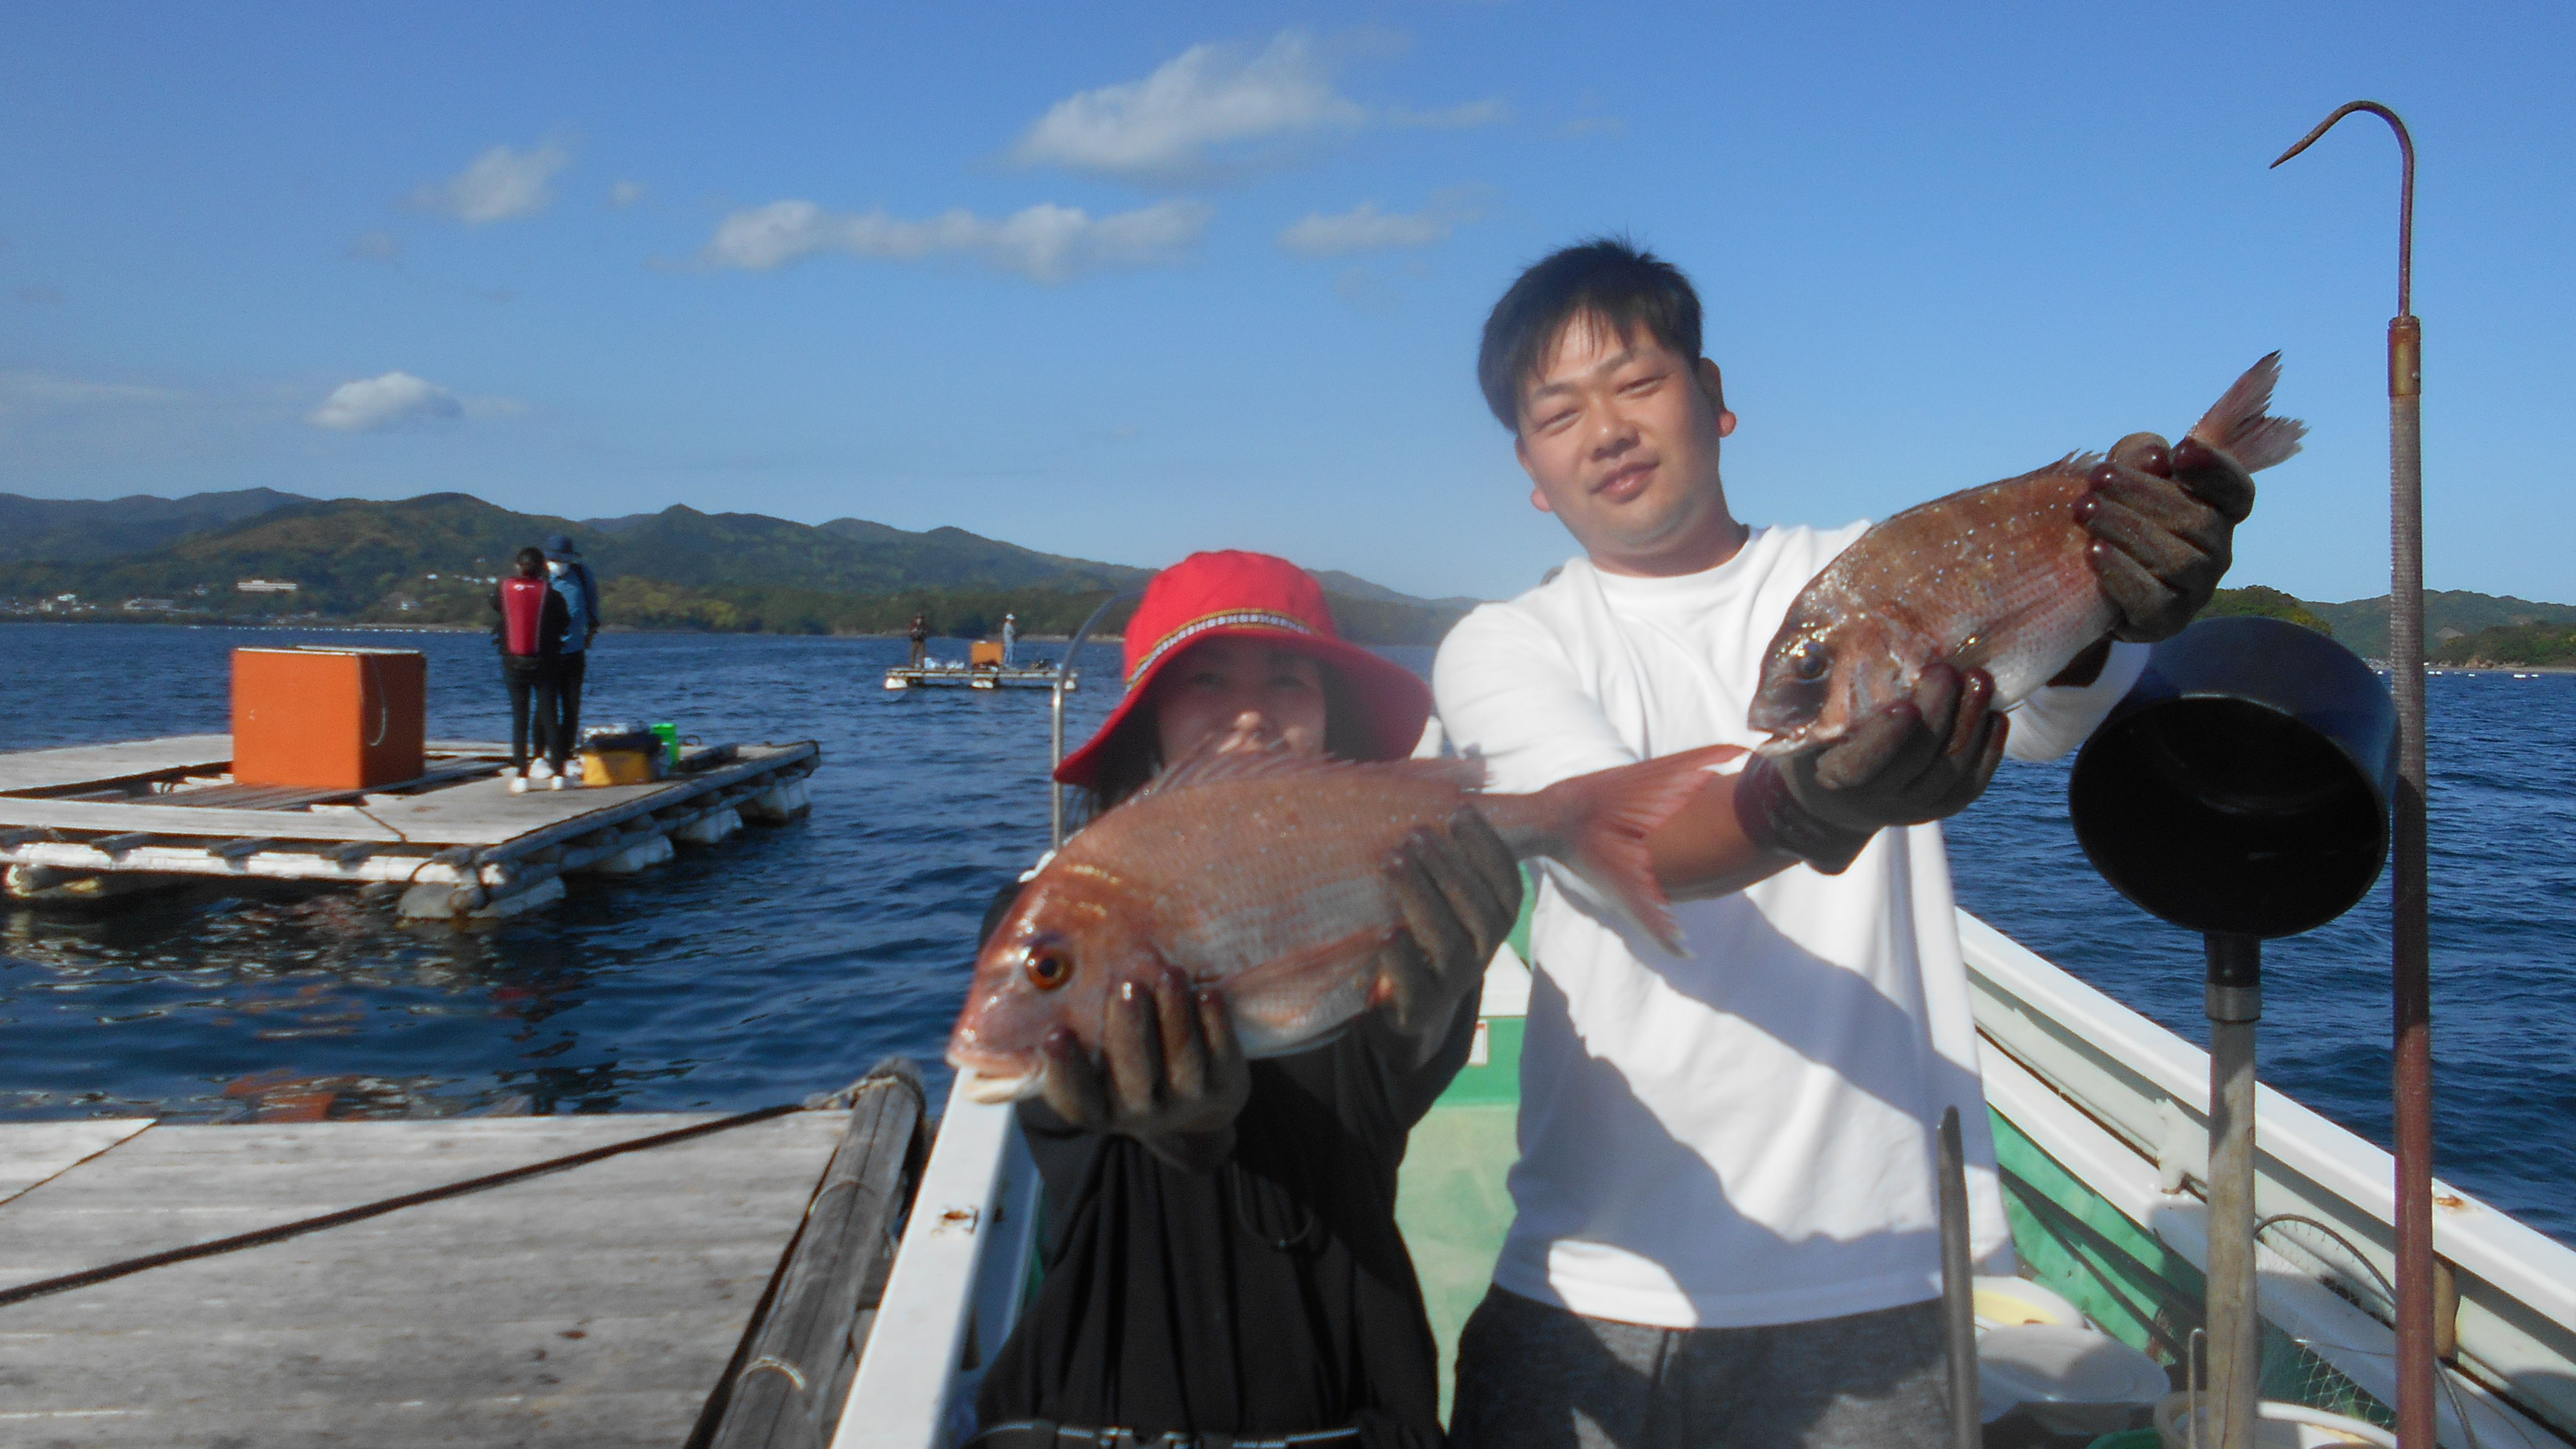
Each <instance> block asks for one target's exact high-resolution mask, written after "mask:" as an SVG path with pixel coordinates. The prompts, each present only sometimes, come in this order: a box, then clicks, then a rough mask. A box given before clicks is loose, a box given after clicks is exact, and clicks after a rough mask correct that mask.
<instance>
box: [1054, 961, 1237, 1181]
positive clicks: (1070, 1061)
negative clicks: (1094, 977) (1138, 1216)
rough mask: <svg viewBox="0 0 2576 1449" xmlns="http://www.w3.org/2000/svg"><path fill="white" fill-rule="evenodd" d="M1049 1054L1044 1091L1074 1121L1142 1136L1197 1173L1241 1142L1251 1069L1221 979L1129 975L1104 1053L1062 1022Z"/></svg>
mask: <svg viewBox="0 0 2576 1449" xmlns="http://www.w3.org/2000/svg"><path fill="white" fill-rule="evenodd" d="M1046 1054H1047V1067H1046V1077H1045V1081H1044V1085H1043V1087H1042V1088H1041V1090H1042V1091H1043V1092H1044V1093H1045V1095H1046V1102H1047V1105H1048V1106H1050V1107H1053V1108H1054V1109H1055V1110H1056V1114H1057V1115H1058V1116H1060V1117H1062V1118H1064V1120H1065V1121H1067V1122H1070V1123H1072V1124H1073V1125H1074V1126H1076V1127H1079V1128H1081V1129H1083V1130H1084V1131H1087V1132H1116V1133H1121V1134H1124V1135H1126V1136H1129V1137H1134V1138H1136V1139H1138V1140H1139V1141H1141V1142H1143V1143H1144V1144H1145V1145H1146V1146H1147V1147H1149V1148H1151V1149H1153V1151H1154V1154H1155V1155H1156V1156H1158V1157H1161V1158H1162V1159H1163V1160H1164V1161H1166V1162H1169V1163H1171V1164H1172V1165H1173V1166H1175V1167H1179V1168H1183V1169H1185V1170H1187V1171H1191V1172H1206V1171H1208V1170H1210V1169H1212V1168H1214V1167H1215V1166H1216V1164H1217V1163H1219V1162H1221V1161H1223V1160H1224V1158H1225V1155H1226V1154H1227V1153H1228V1152H1231V1151H1232V1150H1233V1149H1234V1119H1235V1116H1236V1114H1238V1113H1240V1112H1241V1111H1242V1110H1243V1104H1244V1102H1245V1101H1246V1100H1247V1099H1248V1098H1250V1096H1251V1095H1252V1073H1251V1069H1250V1068H1249V1067H1248V1066H1246V1065H1245V1063H1244V1060H1243V1047H1242V1044H1241V1043H1239V1042H1237V1041H1236V1040H1235V1037H1234V1023H1233V1021H1232V1020H1231V1019H1230V1018H1228V1017H1227V1015H1226V1011H1225V999H1224V997H1223V996H1221V995H1220V994H1219V993H1218V992H1217V991H1216V990H1215V989H1214V988H1213V987H1202V988H1199V989H1197V990H1193V989H1191V987H1190V984H1189V982H1188V981H1187V980H1186V979H1185V978H1183V977H1182V975H1181V973H1180V972H1178V971H1165V972H1164V973H1163V974H1162V976H1161V977H1159V978H1158V979H1156V980H1155V981H1154V982H1153V983H1152V984H1151V986H1150V987H1147V986H1140V985H1138V984H1136V983H1134V982H1121V983H1120V984H1119V985H1118V986H1117V987H1115V988H1113V990H1112V992H1111V995H1110V998H1109V1012H1108V1021H1107V1033H1106V1036H1105V1037H1104V1039H1103V1040H1102V1042H1101V1051H1100V1056H1099V1058H1098V1059H1097V1060H1095V1059H1093V1058H1092V1057H1091V1055H1090V1054H1089V1053H1086V1052H1085V1051H1083V1049H1082V1047H1081V1045H1080V1044H1079V1043H1078V1042H1076V1041H1075V1040H1074V1038H1073V1033H1072V1032H1070V1031H1066V1030H1063V1029H1061V1028H1059V1029H1058V1030H1057V1031H1056V1032H1054V1033H1053V1034H1052V1035H1050V1036H1049V1037H1048V1038H1047V1041H1046Z"/></svg>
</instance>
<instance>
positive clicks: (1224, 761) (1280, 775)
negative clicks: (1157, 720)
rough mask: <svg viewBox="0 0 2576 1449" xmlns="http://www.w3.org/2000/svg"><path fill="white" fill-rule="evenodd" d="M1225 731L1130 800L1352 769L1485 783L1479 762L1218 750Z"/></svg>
mask: <svg viewBox="0 0 2576 1449" xmlns="http://www.w3.org/2000/svg"><path fill="white" fill-rule="evenodd" d="M1226 739H1227V732H1226V731H1223V730H1217V731H1213V732H1211V733H1210V734H1209V735H1208V736H1207V738H1205V739H1203V740H1201V741H1199V743H1198V745H1197V747H1196V748H1194V749H1192V750H1191V751H1190V752H1189V753H1188V754H1186V755H1183V756H1181V758H1180V759H1178V760H1176V761H1174V762H1173V763H1171V764H1170V765H1167V766H1165V767H1164V768H1163V771H1162V773H1160V774H1158V775H1156V776H1155V777H1154V778H1153V779H1152V780H1150V781H1147V782H1146V784H1145V788H1143V789H1142V790H1139V791H1137V792H1136V795H1135V798H1137V799H1143V798H1144V797H1145V796H1147V795H1162V794H1168V793H1170V792H1171V791H1174V790H1188V789H1192V788H1195V787H1197V786H1200V785H1214V784H1219V783H1230V782H1239V781H1244V780H1286V779H1294V778H1297V777H1299V776H1320V775H1335V774H1343V773H1347V772H1351V771H1361V772H1389V773H1401V774H1408V775H1418V776H1428V777H1431V778H1434V779H1442V780H1447V781H1449V782H1450V783H1452V784H1455V785H1456V786H1458V788H1460V789H1462V790H1473V789H1475V788H1476V787H1477V786H1479V785H1481V784H1483V783H1484V780H1485V766H1484V762H1483V761H1481V760H1385V761H1373V762H1366V763H1355V762H1352V761H1349V760H1335V759H1330V758H1327V757H1325V756H1321V755H1301V754H1298V753H1296V752H1295V751H1293V750H1291V749H1289V748H1288V744H1287V742H1286V741H1285V740H1273V741H1270V742H1268V743H1266V744H1261V745H1256V746H1254V747H1252V748H1250V749H1235V750H1228V749H1224V748H1221V746H1223V744H1224V743H1225V741H1226Z"/></svg>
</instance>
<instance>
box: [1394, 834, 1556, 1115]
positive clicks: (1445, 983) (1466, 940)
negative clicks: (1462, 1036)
mask: <svg viewBox="0 0 2576 1449" xmlns="http://www.w3.org/2000/svg"><path fill="white" fill-rule="evenodd" d="M1389 873H1390V875H1391V876H1392V877H1393V879H1394V883H1395V898H1396V903H1397V905H1398V906H1399V907H1400V908H1401V909H1402V910H1403V912H1404V924H1405V932H1404V934H1403V935H1400V936H1397V937H1396V938H1395V939H1394V940H1392V941H1390V942H1388V943H1387V945H1386V946H1385V947H1384V948H1383V949H1382V950H1381V951H1380V952H1379V956H1378V961H1379V970H1380V972H1381V973H1382V979H1383V980H1384V981H1385V983H1386V993H1387V1000H1386V1011H1385V1013H1384V1015H1383V1016H1382V1017H1381V1018H1380V1020H1382V1021H1383V1022H1384V1023H1385V1027H1386V1028H1387V1029H1389V1030H1391V1031H1392V1032H1393V1033H1394V1035H1395V1036H1396V1038H1397V1039H1398V1040H1399V1041H1400V1042H1401V1043H1403V1045H1404V1046H1405V1047H1406V1048H1407V1049H1409V1057H1408V1060H1407V1062H1406V1064H1407V1065H1408V1066H1418V1065H1420V1064H1421V1063H1422V1062H1424V1061H1426V1060H1428V1059H1429V1058H1430V1056H1431V1053H1432V1052H1433V1051H1434V1050H1435V1049H1437V1048H1438V1046H1439V1044H1440V1041H1441V1039H1442V1037H1443V1035H1444V1034H1445V1032H1446V1031H1447V1029H1448V1027H1449V1025H1450V1023H1451V1022H1453V1021H1455V1020H1456V1019H1457V1011H1458V1003H1459V1002H1461V1001H1464V1000H1465V999H1466V998H1467V997H1468V995H1469V994H1470V993H1472V992H1474V991H1476V990H1477V989H1479V988H1480V987H1482V986H1483V985H1484V982H1485V966H1486V964H1487V963H1488V962H1490V961H1492V960H1493V959H1494V952H1495V950H1496V949H1497V948H1499V947H1500V946H1501V945H1502V944H1503V938H1504V937H1505V936H1506V935H1508V934H1510V932H1511V929H1512V922H1513V921H1515V920H1517V919H1519V918H1520V913H1521V868H1520V865H1519V863H1518V862H1516V861H1514V860H1513V859H1512V853H1511V851H1510V850H1509V849H1508V848H1506V847H1505V846H1504V844H1503V842H1502V838H1501V837H1500V836H1497V835H1496V834H1494V827H1493V826H1491V825H1490V824H1487V823H1486V821H1485V817H1484V816H1482V815H1480V814H1478V813H1476V812H1475V811H1474V810H1472V809H1470V810H1461V811H1459V812H1458V813H1457V814H1455V815H1452V816H1450V817H1449V822H1448V825H1447V827H1446V828H1445V829H1433V828H1431V827H1428V826H1425V827H1423V828H1421V829H1418V830H1416V831H1414V832H1413V833H1412V834H1411V835H1409V836H1407V837H1405V841H1404V844H1403V845H1402V846H1400V847H1398V849H1397V851H1396V858H1395V861H1394V863H1393V864H1392V865H1391V866H1390V867H1389Z"/></svg>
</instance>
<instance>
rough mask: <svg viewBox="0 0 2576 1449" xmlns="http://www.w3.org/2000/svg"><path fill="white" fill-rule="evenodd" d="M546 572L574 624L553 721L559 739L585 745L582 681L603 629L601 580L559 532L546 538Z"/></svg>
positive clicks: (560, 672)
mask: <svg viewBox="0 0 2576 1449" xmlns="http://www.w3.org/2000/svg"><path fill="white" fill-rule="evenodd" d="M545 551H546V573H547V574H548V575H550V576H551V577H552V579H553V581H554V588H555V592H556V593H558V594H560V595H562V596H563V601H564V610H565V612H566V613H567V614H569V615H570V616H571V618H572V627H570V628H569V629H566V630H565V631H564V641H563V655H562V660H561V662H560V664H559V665H558V666H557V669H556V675H555V703H556V709H557V711H558V713H557V715H556V717H555V718H554V719H553V720H552V721H550V723H551V724H553V725H554V726H555V727H556V729H557V730H558V731H560V732H559V733H558V734H556V736H555V738H557V739H560V740H562V741H564V742H565V744H566V746H567V747H569V748H577V747H579V746H580V744H581V681H582V676H583V675H584V674H585V673H587V672H588V665H589V662H590V640H591V636H592V635H594V634H597V633H598V632H599V579H598V577H597V576H596V575H594V574H592V573H591V571H590V565H588V564H586V563H583V562H582V561H581V550H580V549H579V548H577V547H575V546H574V545H573V541H572V539H571V538H569V537H567V536H566V535H564V534H560V533H558V534H556V535H554V536H553V537H551V538H548V539H547V540H546V550H545Z"/></svg>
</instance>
